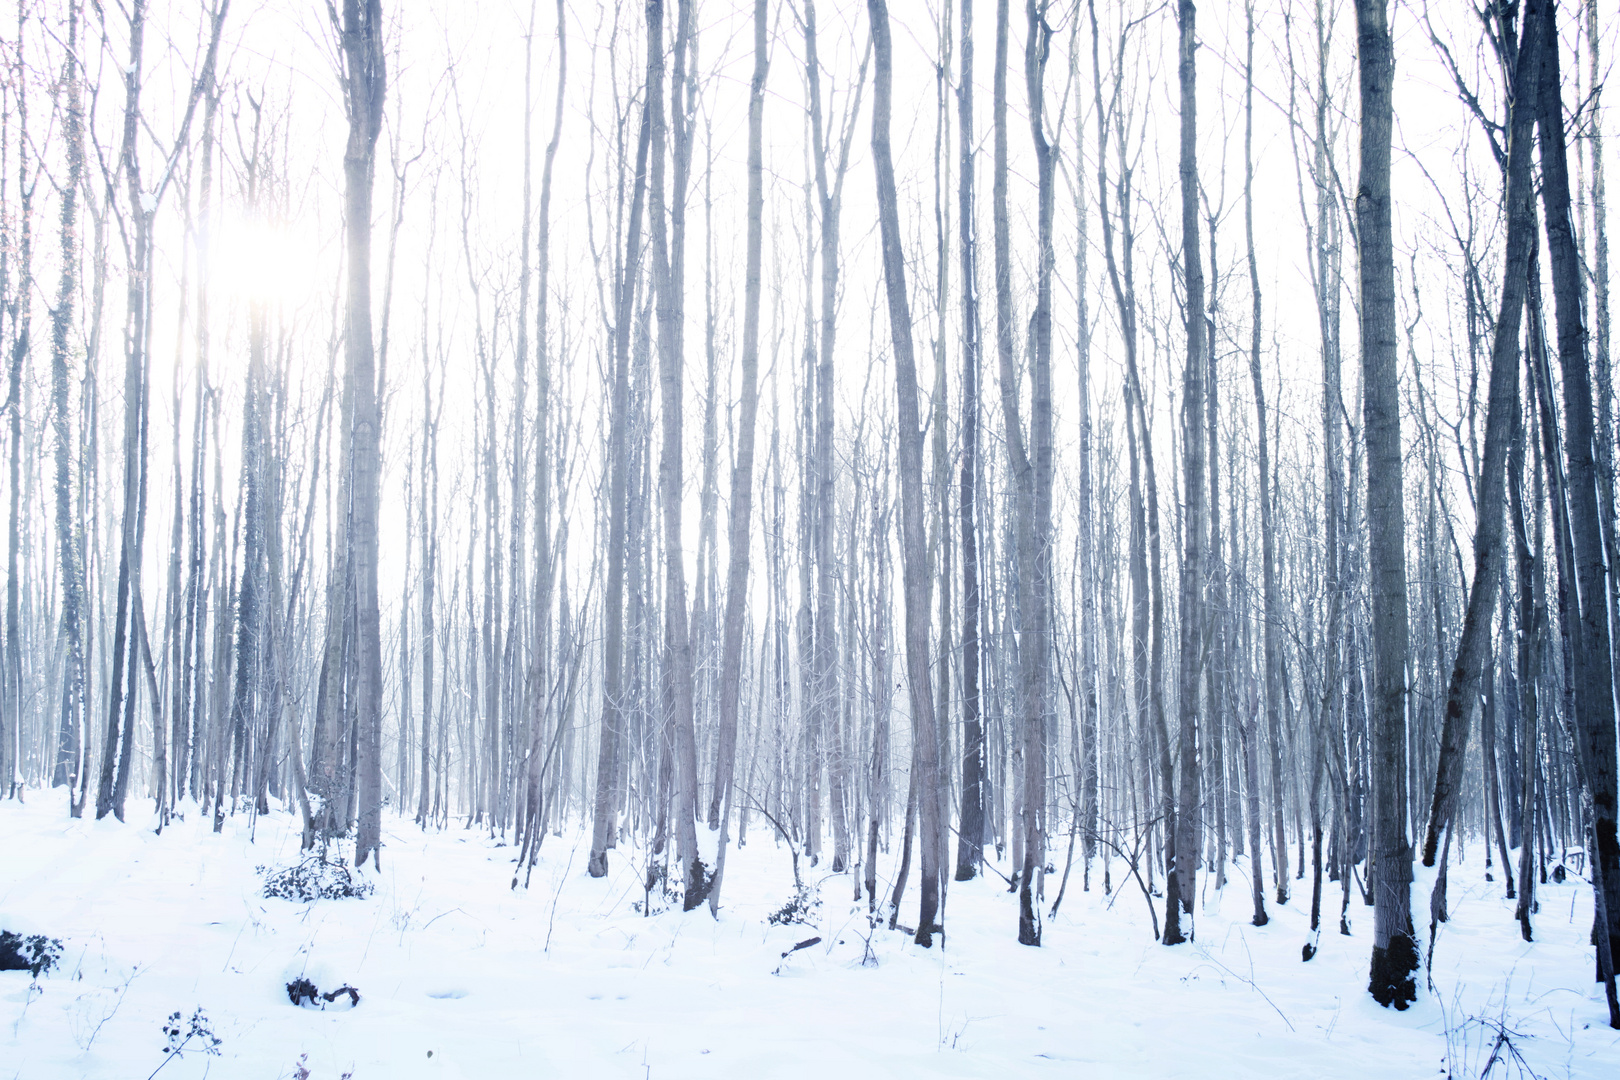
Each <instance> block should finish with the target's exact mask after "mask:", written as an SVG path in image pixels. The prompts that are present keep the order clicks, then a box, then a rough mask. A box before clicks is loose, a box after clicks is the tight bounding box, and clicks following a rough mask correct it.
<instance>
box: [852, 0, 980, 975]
mask: <svg viewBox="0 0 1620 1080" xmlns="http://www.w3.org/2000/svg"><path fill="white" fill-rule="evenodd" d="M1002 2H1003V3H1005V0H1002ZM866 9H867V12H868V15H869V17H870V19H871V23H872V51H873V55H874V57H875V59H876V76H875V81H874V83H873V98H872V159H873V167H874V171H875V172H876V173H877V194H878V228H879V232H880V234H881V239H882V247H883V281H884V286H885V291H886V294H887V300H888V308H889V336H890V338H891V341H892V344H893V348H894V361H895V365H894V366H895V398H896V405H897V409H898V422H899V432H898V435H899V439H898V443H899V454H898V458H899V466H900V470H899V471H900V477H899V479H900V534H901V562H902V565H903V568H904V592H905V609H906V682H907V684H908V687H909V689H910V696H911V723H912V736H911V737H912V760H913V766H912V768H913V774H914V775H915V777H916V784H917V790H918V792H919V798H918V800H917V802H918V818H919V825H920V826H921V830H922V836H921V837H920V843H919V848H920V853H921V857H920V862H921V866H920V867H919V877H920V879H921V881H920V885H919V888H920V891H921V893H922V906H921V909H920V912H919V914H918V916H917V935H916V941H917V944H919V945H922V946H930V945H932V944H933V941H934V931H935V930H938V929H940V927H939V926H938V925H937V923H936V916H937V914H938V910H939V873H938V868H937V866H936V862H937V860H938V857H939V851H940V843H939V838H940V827H941V826H940V821H939V814H938V806H939V804H938V802H937V801H936V800H935V799H934V798H933V797H932V793H933V792H935V791H937V790H938V784H939V760H938V747H939V735H938V732H937V731H936V730H935V723H934V695H933V690H932V683H931V675H930V672H929V669H928V662H929V656H928V651H929V650H928V638H929V633H928V631H929V626H928V622H929V602H928V555H927V551H926V537H925V535H924V532H925V527H924V522H923V491H922V429H921V428H920V427H919V426H918V410H917V361H916V357H915V354H914V352H913V348H912V323H911V304H910V300H909V298H908V296H907V292H906V264H905V250H904V246H903V244H902V241H901V236H900V210H899V203H898V198H897V196H896V192H895V183H894V162H893V159H892V157H891V156H890V149H889V124H890V112H891V104H890V99H891V86H892V83H893V75H892V69H891V64H892V60H891V53H892V46H891V44H890V38H889V7H888V3H887V2H886V0H867V4H866Z"/></svg>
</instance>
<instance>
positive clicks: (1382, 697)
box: [1356, 0, 1418, 1009]
mask: <svg viewBox="0 0 1620 1080" xmlns="http://www.w3.org/2000/svg"><path fill="white" fill-rule="evenodd" d="M1386 8H1387V4H1386V0H1356V31H1357V45H1358V50H1357V56H1358V61H1359V68H1360V75H1361V78H1360V87H1361V90H1360V93H1361V150H1360V154H1361V160H1360V176H1361V186H1360V188H1359V190H1358V191H1357V192H1356V226H1357V232H1358V236H1359V237H1360V240H1361V369H1362V375H1361V381H1362V411H1363V419H1362V430H1363V437H1364V438H1365V439H1366V446H1367V534H1368V536H1367V553H1368V562H1369V564H1370V567H1371V582H1370V585H1371V603H1372V640H1373V694H1372V701H1371V712H1372V729H1373V802H1374V805H1373V846H1374V858H1375V859H1376V860H1377V862H1376V873H1377V878H1376V883H1375V903H1374V913H1373V918H1374V928H1373V952H1372V968H1371V981H1370V984H1369V987H1368V989H1369V990H1370V991H1371V993H1372V996H1373V999H1374V1000H1375V1001H1377V1002H1378V1003H1379V1004H1380V1005H1385V1006H1389V1005H1393V1006H1395V1007H1396V1008H1397V1009H1405V1008H1406V1007H1407V1006H1408V1005H1410V1004H1411V1003H1412V1002H1413V1001H1414V1000H1415V999H1416V997H1417V986H1416V983H1415V982H1414V980H1413V975H1414V974H1415V972H1416V971H1417V967H1418V952H1417V943H1416V941H1415V940H1414V939H1413V932H1412V895H1411V893H1412V887H1411V883H1412V849H1411V844H1410V842H1409V841H1408V840H1407V835H1406V769H1405V767H1404V765H1403V763H1402V759H1403V757H1404V755H1405V751H1406V663H1407V656H1408V647H1407V637H1408V632H1407V616H1406V548H1405V543H1406V527H1405V520H1404V518H1403V516H1402V514H1403V510H1404V507H1403V504H1402V482H1401V413H1400V390H1399V384H1398V372H1397V368H1396V353H1395V350H1396V338H1395V333H1396V328H1395V252H1394V239H1393V230H1392V225H1391V199H1390V186H1389V173H1390V138H1391V132H1392V128H1393V119H1394V118H1393V107H1392V101H1391V88H1392V87H1391V84H1392V82H1393V78H1394V69H1395V56H1394V43H1393V41H1392V39H1391V37H1390V32H1389V22H1388V12H1387V10H1386Z"/></svg>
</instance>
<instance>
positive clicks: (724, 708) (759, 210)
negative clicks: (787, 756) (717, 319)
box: [709, 0, 770, 912]
mask: <svg viewBox="0 0 1620 1080" xmlns="http://www.w3.org/2000/svg"><path fill="white" fill-rule="evenodd" d="M769 14H770V13H769V12H768V11H767V9H766V4H765V0H754V74H753V78H752V79H751V80H750V81H749V91H748V237H747V245H748V251H747V256H746V257H747V270H746V277H745V279H744V285H743V289H744V292H743V329H742V405H741V409H740V414H739V416H738V420H737V424H738V427H737V432H736V439H737V443H736V450H735V455H736V456H735V459H734V461H733V464H732V467H731V518H730V521H729V522H728V524H727V529H726V533H727V536H726V546H727V559H728V565H727V568H726V614H725V628H724V640H723V644H722V646H721V648H722V653H721V660H720V731H719V742H720V747H719V758H718V762H717V765H716V768H715V777H714V796H713V801H712V802H711V803H710V806H709V827H710V828H711V829H712V828H714V827H715V826H716V824H718V825H719V826H720V830H721V831H720V846H719V852H718V855H717V858H716V864H715V872H714V883H713V887H712V889H711V890H710V893H709V910H710V911H711V912H718V911H719V908H720V889H721V886H722V885H723V884H724V882H725V868H726V840H727V831H728V830H729V829H730V827H731V784H732V773H733V772H734V771H735V762H736V754H737V708H738V697H739V695H740V694H741V692H742V659H743V634H744V629H745V627H744V620H745V618H746V616H747V614H748V570H749V554H750V553H749V547H750V543H751V542H750V538H749V526H750V524H751V522H752V518H753V511H754V503H753V494H754V426H755V420H756V417H757V415H758V412H759V303H760V295H761V288H762V281H761V264H762V262H763V252H764V228H765V226H764V221H765V164H764V161H765V159H764V139H765V136H764V124H765V80H766V76H767V75H768V74H769V72H770V53H769V51H768V49H767V47H766V41H767V31H768V27H769V22H770V20H769ZM761 674H763V672H762V673H761ZM717 817H718V818H719V819H720V820H719V821H718V822H717V821H716V818H717Z"/></svg>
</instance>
